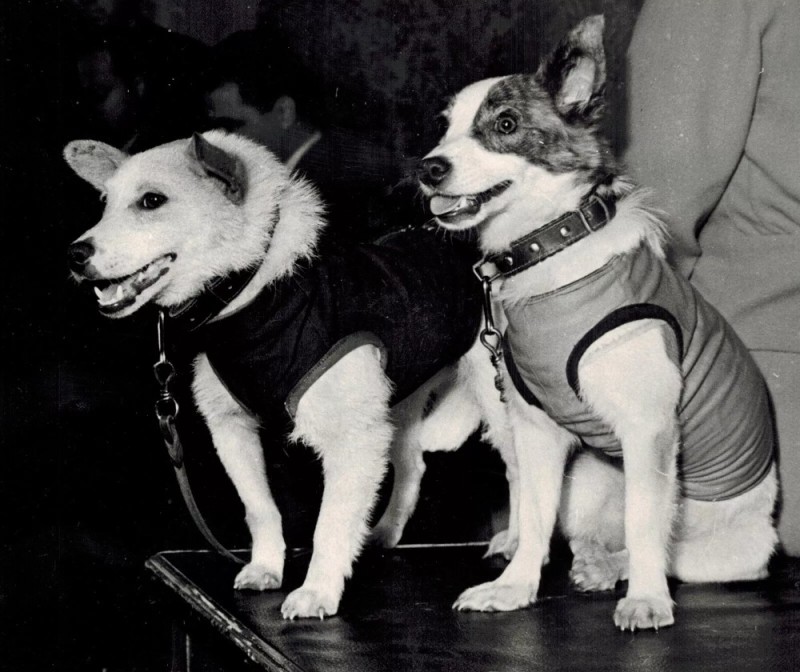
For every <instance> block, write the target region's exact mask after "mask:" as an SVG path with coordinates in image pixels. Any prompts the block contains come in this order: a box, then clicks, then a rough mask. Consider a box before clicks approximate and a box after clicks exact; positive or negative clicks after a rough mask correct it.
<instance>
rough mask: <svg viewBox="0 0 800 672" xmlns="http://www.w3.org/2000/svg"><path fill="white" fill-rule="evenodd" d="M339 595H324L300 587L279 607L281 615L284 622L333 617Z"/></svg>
mask: <svg viewBox="0 0 800 672" xmlns="http://www.w3.org/2000/svg"><path fill="white" fill-rule="evenodd" d="M340 597H341V596H340V595H330V594H326V593H325V592H323V591H321V590H317V589H314V588H305V587H304V586H300V588H298V589H297V590H293V591H292V592H291V593H289V595H288V596H287V597H286V599H285V600H284V601H283V604H282V605H281V614H282V615H283V617H284V618H285V619H286V620H289V621H293V620H294V619H295V618H319V619H320V620H322V619H323V618H325V617H326V616H335V615H336V612H337V611H338V610H339V598H340Z"/></svg>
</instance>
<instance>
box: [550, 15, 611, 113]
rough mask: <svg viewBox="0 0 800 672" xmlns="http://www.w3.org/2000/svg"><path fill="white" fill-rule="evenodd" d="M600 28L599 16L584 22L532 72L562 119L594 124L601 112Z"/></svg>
mask: <svg viewBox="0 0 800 672" xmlns="http://www.w3.org/2000/svg"><path fill="white" fill-rule="evenodd" d="M604 28H605V19H604V18H603V16H602V14H598V15H596V16H590V17H588V18H586V19H584V20H583V21H581V22H580V23H579V24H578V25H577V26H576V27H575V28H573V29H572V30H571V31H570V32H569V33H568V34H567V35H566V37H565V38H564V39H563V40H561V42H560V43H559V44H558V45H557V46H556V48H555V49H553V51H552V52H551V53H550V54H549V55H548V56H547V58H545V59H544V61H543V62H542V64H541V65H540V66H539V70H538V71H537V72H536V79H537V81H538V82H539V84H540V85H541V86H542V87H544V89H545V90H546V91H547V92H548V93H549V94H550V96H551V97H552V99H553V103H554V105H555V106H556V109H557V110H558V112H559V114H561V115H562V116H564V117H570V116H572V115H575V114H578V115H579V116H582V117H584V118H588V119H589V120H594V119H596V118H597V117H598V116H599V113H600V112H601V110H602V107H603V93H604V89H605V83H606V58H605V51H604V49H603V30H604Z"/></svg>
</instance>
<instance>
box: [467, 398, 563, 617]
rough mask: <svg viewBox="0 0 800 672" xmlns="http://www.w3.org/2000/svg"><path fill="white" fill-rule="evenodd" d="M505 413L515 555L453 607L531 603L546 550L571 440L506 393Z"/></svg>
mask: <svg viewBox="0 0 800 672" xmlns="http://www.w3.org/2000/svg"><path fill="white" fill-rule="evenodd" d="M510 396H511V399H510V400H509V413H510V418H511V427H512V431H513V437H514V439H513V440H514V448H515V455H516V466H517V470H518V471H517V474H518V479H519V480H518V485H517V493H518V507H517V515H518V531H519V540H518V545H517V550H516V553H514V557H513V558H512V559H511V562H510V563H509V564H508V566H507V567H506V569H505V571H503V573H502V574H501V575H500V576H499V577H498V578H497V579H495V580H494V581H490V582H489V583H484V584H480V585H478V586H474V587H473V588H469V589H468V590H466V591H464V592H463V593H462V594H461V595H460V596H459V598H458V599H457V600H456V602H455V604H454V605H453V607H454V608H455V609H459V610H470V611H510V610H512V609H522V608H524V607H527V606H529V605H530V604H533V603H534V602H535V601H536V594H537V592H538V591H539V580H540V578H541V569H542V565H543V564H544V562H545V559H546V558H547V555H548V552H549V549H550V538H551V537H552V534H553V529H554V527H555V521H556V512H557V510H558V503H559V498H560V496H561V483H562V480H563V474H564V465H565V463H566V460H567V456H568V455H569V452H570V448H571V446H572V444H573V443H574V437H573V436H572V435H571V434H570V433H569V432H567V431H565V430H564V429H562V428H561V427H559V426H558V425H556V424H555V423H554V422H553V421H552V420H551V419H550V418H548V417H547V416H546V415H545V414H544V413H542V412H541V411H539V410H538V409H535V408H532V407H528V406H527V405H526V404H525V402H524V401H523V400H521V399H520V398H519V397H518V395H516V393H514V392H510Z"/></svg>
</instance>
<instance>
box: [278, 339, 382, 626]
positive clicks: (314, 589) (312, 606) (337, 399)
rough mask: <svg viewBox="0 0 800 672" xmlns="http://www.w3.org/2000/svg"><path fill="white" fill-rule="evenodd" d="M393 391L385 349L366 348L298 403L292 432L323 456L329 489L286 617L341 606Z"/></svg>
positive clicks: (374, 487)
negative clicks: (386, 370) (385, 369)
mask: <svg viewBox="0 0 800 672" xmlns="http://www.w3.org/2000/svg"><path fill="white" fill-rule="evenodd" d="M390 396H391V383H390V381H389V379H388V378H387V377H386V376H385V374H384V372H383V368H382V366H381V361H380V354H379V352H378V351H377V349H376V348H374V347H373V346H361V347H359V348H356V349H355V350H353V351H352V352H350V353H348V354H347V355H346V356H344V357H343V358H342V359H340V360H339V361H338V362H336V363H335V364H334V365H333V366H332V367H331V368H330V369H329V370H328V371H326V372H325V373H324V374H323V375H322V376H321V377H320V378H319V379H318V380H317V381H316V382H314V384H313V385H312V386H311V387H310V388H309V390H308V391H307V392H306V393H305V394H304V395H303V396H302V397H301V399H300V402H299V403H298V406H297V415H296V418H295V430H294V432H293V434H292V438H294V439H302V440H303V441H305V442H306V443H308V444H309V445H310V446H312V447H313V448H314V449H315V450H316V451H317V452H318V454H319V455H320V457H321V458H322V468H323V474H324V477H325V489H324V491H323V495H322V503H321V506H320V512H319V518H318V520H317V526H316V529H315V531H314V552H313V554H312V556H311V562H310V563H309V567H308V573H307V574H306V579H305V581H304V582H303V585H302V586H300V588H298V589H296V590H294V591H293V592H291V593H290V594H289V595H288V597H287V598H286V600H285V601H284V603H283V605H282V607H281V612H282V613H283V616H284V618H288V619H293V618H297V617H300V618H303V617H312V618H322V617H324V616H330V615H333V614H335V613H336V612H337V611H338V608H339V601H340V599H341V596H342V592H343V590H344V583H345V580H346V579H347V578H348V577H349V576H350V574H351V572H352V565H353V561H354V560H355V558H356V556H357V555H358V553H359V551H360V550H361V546H362V544H363V542H364V539H365V538H366V536H367V532H368V529H367V528H368V519H369V514H370V511H371V510H372V507H373V506H374V504H375V499H376V496H377V492H378V487H379V485H380V483H381V480H382V478H383V476H384V474H385V472H386V467H387V462H388V453H389V444H390V442H391V438H392V424H391V419H390V411H389V398H390Z"/></svg>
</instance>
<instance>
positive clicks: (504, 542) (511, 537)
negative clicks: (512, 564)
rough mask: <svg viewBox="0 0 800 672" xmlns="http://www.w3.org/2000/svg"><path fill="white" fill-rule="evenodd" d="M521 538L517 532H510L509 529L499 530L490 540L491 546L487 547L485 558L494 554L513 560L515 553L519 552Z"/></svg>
mask: <svg viewBox="0 0 800 672" xmlns="http://www.w3.org/2000/svg"><path fill="white" fill-rule="evenodd" d="M518 542H519V538H518V537H517V535H515V534H510V533H509V531H508V530H503V531H502V532H498V533H497V534H495V535H494V536H493V537H492V540H491V541H490V542H489V548H488V549H486V553H485V554H484V556H483V557H484V558H488V557H491V556H492V555H502V556H503V557H504V558H505V559H506V560H511V558H513V557H514V553H516V552H517V543H518Z"/></svg>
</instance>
